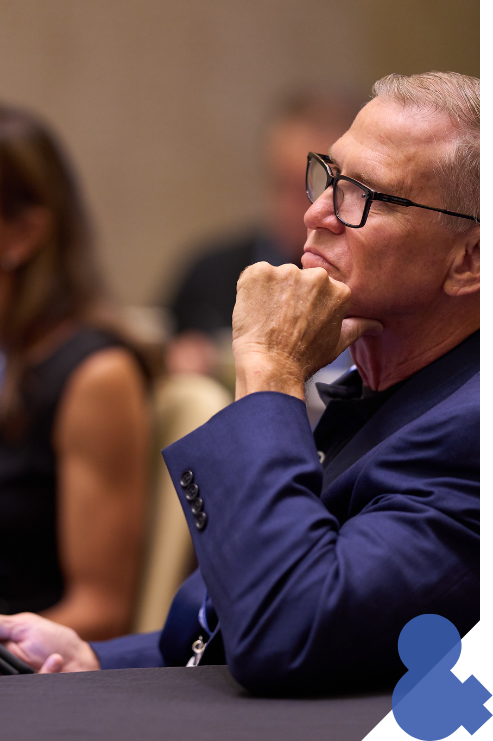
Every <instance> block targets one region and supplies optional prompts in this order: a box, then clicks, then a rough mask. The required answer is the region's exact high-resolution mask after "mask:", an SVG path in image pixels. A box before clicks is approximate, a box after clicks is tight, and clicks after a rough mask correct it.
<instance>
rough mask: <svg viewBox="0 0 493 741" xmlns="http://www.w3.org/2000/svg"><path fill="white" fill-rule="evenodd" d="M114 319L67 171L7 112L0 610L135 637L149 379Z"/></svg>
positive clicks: (51, 147) (25, 117)
mask: <svg viewBox="0 0 493 741" xmlns="http://www.w3.org/2000/svg"><path fill="white" fill-rule="evenodd" d="M115 327H116V323H113V322H112V320H110V319H109V318H108V315H107V311H106V308H105V302H104V301H103V291H102V288H101V282H100V280H99V276H98V275H97V271H96V269H95V265H94V262H93V255H92V231H91V227H90V224H89V222H88V217H87V213H86V211H85V207H84V204H83V202H82V199H81V194H80V192H79V189H78V185H77V182H76V179H75V177H74V174H73V172H72V170H71V167H70V165H69V163H68V161H67V159H66V157H65V155H64V153H63V152H62V151H61V149H60V146H59V144H58V143H57V141H56V139H55V137H54V136H53V135H52V134H51V133H50V131H49V129H47V127H46V126H44V125H43V124H42V123H40V121H39V120H38V119H37V118H35V117H34V116H33V115H31V114H29V113H26V112H24V111H22V110H17V109H14V108H10V107H6V106H0V351H1V356H0V359H1V366H0V612H3V613H15V612H19V611H33V612H39V613H41V614H43V615H45V616H46V617H49V618H51V619H52V620H55V621H57V622H60V623H63V624H65V625H68V626H70V627H72V628H74V629H75V630H76V631H77V632H78V633H80V635H82V636H83V637H84V638H89V639H103V638H108V637H111V636H114V635H119V634H121V633H124V632H126V631H128V629H129V628H130V621H131V617H132V607H133V601H134V596H135V595H134V591H135V588H136V577H137V573H138V567H139V556H140V549H141V539H142V531H143V523H144V508H145V495H146V477H147V469H148V462H149V461H148V440H149V420H148V408H147V389H146V385H147V382H148V378H146V372H145V369H144V366H143V364H142V362H141V361H140V357H139V355H138V354H137V353H136V352H135V351H134V350H133V349H132V348H131V345H130V344H128V343H127V342H126V341H125V340H124V339H123V338H122V334H121V333H119V332H118V331H117V330H116V329H115Z"/></svg>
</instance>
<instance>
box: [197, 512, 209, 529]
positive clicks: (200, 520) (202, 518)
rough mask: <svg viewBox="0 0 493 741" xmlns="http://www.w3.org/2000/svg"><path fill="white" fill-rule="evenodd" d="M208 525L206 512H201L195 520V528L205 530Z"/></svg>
mask: <svg viewBox="0 0 493 741" xmlns="http://www.w3.org/2000/svg"><path fill="white" fill-rule="evenodd" d="M206 523H207V514H206V513H205V512H199V513H198V515H197V516H196V518H195V527H196V528H197V530H203V529H204V527H205V526H206Z"/></svg>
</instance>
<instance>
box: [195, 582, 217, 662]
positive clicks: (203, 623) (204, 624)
mask: <svg viewBox="0 0 493 741" xmlns="http://www.w3.org/2000/svg"><path fill="white" fill-rule="evenodd" d="M207 597H208V594H207V590H206V591H205V594H204V599H203V600H202V605H201V606H200V610H199V623H200V627H201V628H203V629H204V631H205V632H206V633H207V635H208V636H209V639H208V640H207V641H206V642H205V643H204V640H203V638H202V636H199V638H198V639H197V640H196V641H194V642H193V643H192V651H193V656H192V657H191V659H190V660H189V662H188V664H187V666H198V665H199V664H200V660H201V658H202V654H203V653H204V651H205V647H206V646H207V644H208V643H209V641H211V640H212V639H213V638H214V636H215V635H217V633H218V632H219V621H218V623H217V625H216V627H215V628H214V630H213V631H211V629H210V628H209V622H208V620H207V611H206V609H205V605H206V602H207Z"/></svg>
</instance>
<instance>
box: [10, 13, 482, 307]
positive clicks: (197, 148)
mask: <svg viewBox="0 0 493 741" xmlns="http://www.w3.org/2000/svg"><path fill="white" fill-rule="evenodd" d="M430 69H441V70H455V71H457V72H462V73H465V74H472V75H479V0H344V2H341V1H340V0H207V2H205V1H204V0H0V98H1V99H2V100H4V101H6V102H9V103H16V104H23V105H26V106H29V107H31V108H32V109H34V110H36V111H38V112H39V113H41V114H43V115H44V116H45V117H46V118H47V119H48V120H49V121H50V122H51V123H52V124H53V125H54V127H55V128H56V130H57V131H58V132H59V133H60V135H61V136H62V138H63V140H64V141H65V143H66V145H67V146H68V148H69V151H70V152H71V154H72V156H73V158H74V160H75V163H76V165H77V167H78V170H79V172H80V175H81V177H82V180H83V183H84V185H85V189H86V192H87V195H88V199H89V202H90V205H91V207H92V210H93V212H94V216H95V219H96V223H97V227H98V233H99V237H100V247H99V250H100V259H101V263H102V266H103V268H104V269H105V271H106V273H107V277H108V281H109V284H110V287H111V288H112V290H113V292H114V294H115V295H116V296H117V297H118V298H120V299H121V300H122V301H123V302H125V303H132V304H151V303H153V302H154V300H155V297H156V295H157V292H158V291H159V289H160V288H161V287H162V288H163V290H165V291H166V290H167V291H168V292H169V291H170V290H171V289H172V286H173V284H174V282H176V276H177V275H178V274H179V271H180V269H181V268H183V266H184V264H185V262H186V261H187V260H188V259H189V257H190V255H191V254H192V253H193V251H194V250H195V251H196V250H197V249H198V243H199V242H200V241H201V240H202V238H204V237H209V236H210V235H212V234H214V233H215V232H217V231H224V230H231V229H235V228H238V227H239V226H240V225H242V224H248V223H250V222H251V221H253V220H255V219H256V218H257V216H258V214H259V213H260V210H261V191H260V189H259V178H258V166H257V163H258V157H257V149H258V136H259V129H260V127H261V123H262V121H263V119H264V116H265V113H266V110H267V108H268V107H269V105H270V104H271V102H272V100H273V99H275V98H277V97H278V96H279V95H280V94H282V93H285V92H287V91H289V90H291V89H293V88H294V89H298V88H300V87H303V86H306V85H309V86H310V87H313V86H318V85H326V86H332V85H338V86H341V87H343V88H344V87H346V86H347V87H349V88H351V89H354V90H356V91H357V92H358V94H360V95H361V99H362V101H364V100H366V99H368V96H369V94H370V90H371V85H372V83H373V82H374V80H376V79H377V78H378V77H381V76H382V75H384V74H388V73H390V72H399V73H403V74H408V73H412V72H422V71H426V70H430Z"/></svg>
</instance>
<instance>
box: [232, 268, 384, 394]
mask: <svg viewBox="0 0 493 741" xmlns="http://www.w3.org/2000/svg"><path fill="white" fill-rule="evenodd" d="M350 302H351V291H350V289H349V288H348V287H347V286H346V285H345V284H344V283H340V282H339V281H336V280H333V279H332V278H330V277H329V276H328V275H327V273H326V272H325V270H323V269H322V268H309V269H306V270H300V269H299V268H297V267H296V266H294V265H282V266H281V267H272V266H271V265H269V264H268V263H256V264H255V265H252V266H250V267H249V268H247V269H246V270H244V271H243V273H242V274H241V276H240V279H239V281H238V287H237V299H236V305H235V309H234V312H233V353H234V357H235V364H236V371H237V398H241V396H244V395H245V394H247V393H252V392H253V391H261V390H275V391H282V392H284V393H291V394H292V395H294V396H298V397H299V398H304V392H303V386H304V382H305V381H306V380H307V379H308V378H310V377H311V376H312V375H313V374H314V373H316V372H317V371H318V370H320V368H323V367H324V366H326V365H327V364H328V363H331V362H332V361H333V360H335V358H337V357H338V355H340V354H341V353H342V352H343V351H344V350H345V349H346V347H348V346H349V345H351V344H352V343H353V342H355V341H356V340H357V339H359V337H361V336H362V335H363V334H369V333H376V334H378V333H379V332H381V330H382V325H381V324H380V322H377V321H374V320H371V319H363V318H358V317H351V318H347V319H345V318H344V317H345V315H346V313H347V311H348V309H349V305H350Z"/></svg>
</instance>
